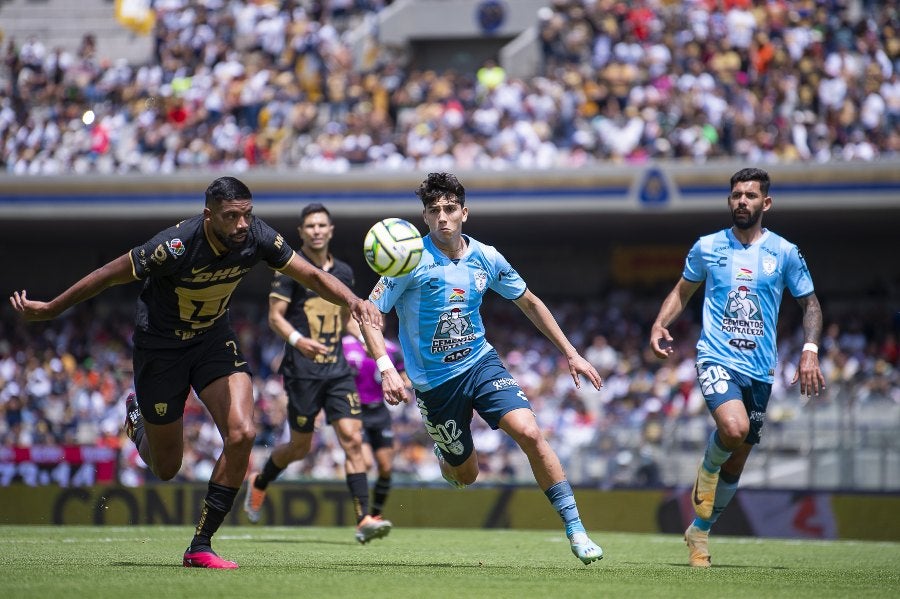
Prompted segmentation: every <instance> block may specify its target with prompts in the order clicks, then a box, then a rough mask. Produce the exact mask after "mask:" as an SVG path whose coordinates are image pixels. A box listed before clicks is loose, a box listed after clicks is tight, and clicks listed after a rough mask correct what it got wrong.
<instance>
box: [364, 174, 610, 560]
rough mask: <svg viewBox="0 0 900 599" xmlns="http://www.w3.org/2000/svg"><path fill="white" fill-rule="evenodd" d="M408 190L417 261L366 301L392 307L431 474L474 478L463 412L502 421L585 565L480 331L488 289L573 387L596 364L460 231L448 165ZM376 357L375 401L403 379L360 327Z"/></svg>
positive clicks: (573, 516)
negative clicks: (421, 224) (422, 230)
mask: <svg viewBox="0 0 900 599" xmlns="http://www.w3.org/2000/svg"><path fill="white" fill-rule="evenodd" d="M416 194H417V195H418V196H419V198H421V200H422V204H423V206H424V210H423V217H424V220H425V223H426V224H427V225H428V229H429V234H428V235H427V236H426V237H425V239H424V242H425V249H424V252H423V254H422V259H421V261H420V262H419V264H418V265H417V266H416V267H415V269H413V271H412V272H411V273H410V274H408V275H405V276H403V277H398V278H388V277H382V278H381V280H379V281H378V283H377V284H376V285H375V288H374V289H373V290H372V293H371V294H370V295H369V300H370V301H372V302H373V303H374V304H375V306H377V307H378V309H379V310H381V312H383V313H387V312H390V311H391V309H395V310H396V311H397V316H398V319H399V323H400V346H401V348H402V350H403V360H404V364H405V367H406V372H407V374H408V376H409V378H410V380H411V381H412V384H413V388H414V389H415V391H416V400H417V405H418V407H419V411H420V412H421V413H422V419H423V420H424V423H425V428H426V430H427V431H428V433H429V434H430V435H431V438H432V439H433V440H434V442H435V455H436V456H437V458H438V461H439V462H440V466H441V474H442V475H443V476H444V478H445V479H446V480H447V482H449V483H450V484H451V485H453V486H455V487H457V488H462V487H465V486H466V485H470V484H472V483H474V482H475V479H476V478H477V477H478V457H477V455H476V452H475V448H474V446H473V443H472V431H471V422H472V416H473V412H478V414H479V415H480V416H481V417H482V418H483V419H484V420H485V422H487V423H488V425H489V426H490V427H491V428H492V429H494V430H496V429H498V428H499V429H502V430H503V431H504V432H505V433H507V434H508V435H509V436H510V437H512V438H513V439H514V440H515V441H516V443H517V444H518V445H519V447H520V448H522V451H524V452H525V455H526V456H528V462H529V463H530V464H531V470H532V472H533V473H534V477H535V479H536V480H537V482H538V485H539V486H540V487H541V489H542V490H543V491H544V494H545V495H546V496H547V499H548V500H549V501H550V503H551V504H552V505H553V507H554V508H555V509H556V510H557V512H558V513H559V515H560V517H561V518H562V521H563V523H564V525H565V529H566V536H567V537H568V538H569V543H570V547H571V549H572V553H574V554H575V557H577V558H578V559H580V560H581V561H582V562H583V563H585V564H590V563H591V562H593V561H596V560H599V559H601V558H602V557H603V551H602V550H601V549H600V547H599V546H598V545H596V544H595V543H594V542H593V541H591V539H590V538H589V537H588V535H587V532H586V531H585V528H584V525H583V524H582V523H581V518H580V517H579V514H578V508H577V506H576V505H575V495H574V493H573V492H572V487H571V486H570V485H569V482H568V481H567V480H566V475H565V472H564V471H563V467H562V464H560V461H559V458H558V457H557V456H556V453H555V452H554V451H553V448H552V447H550V444H549V443H548V442H547V440H546V439H545V438H544V435H543V433H542V432H541V430H540V428H539V427H538V424H537V420H536V419H535V416H534V412H533V411H532V410H531V404H530V403H529V401H528V398H527V397H526V396H525V392H524V391H523V390H522V389H521V388H520V387H519V383H518V382H517V381H516V379H514V378H513V377H512V375H511V374H510V373H509V371H507V370H506V367H505V366H504V365H503V363H502V362H501V361H500V358H499V356H498V355H497V352H496V351H495V350H494V348H493V347H491V345H490V343H488V342H487V340H486V339H485V337H484V323H483V322H482V320H481V314H480V313H479V308H480V306H481V301H482V298H483V297H484V295H485V293H487V291H488V290H493V291H495V292H496V293H499V294H500V295H501V296H502V297H504V298H506V299H508V300H511V301H512V302H514V303H515V304H516V305H517V306H518V307H519V308H520V309H521V310H522V311H523V312H524V313H525V315H526V316H528V318H529V320H531V322H532V323H534V325H535V326H536V327H537V328H538V330H540V331H541V332H542V333H543V334H544V335H546V337H547V338H548V339H550V340H551V341H552V342H553V344H554V345H556V347H557V348H558V349H559V350H560V351H561V352H562V353H563V355H565V356H566V358H567V360H568V365H569V372H570V374H571V375H572V378H573V380H574V381H575V386H576V387H580V386H581V383H580V382H579V375H584V376H585V377H587V379H588V380H589V381H590V382H591V384H593V385H594V387H595V388H596V389H600V386H601V384H602V381H601V380H600V375H599V374H598V373H597V371H596V369H594V367H593V366H592V365H591V364H590V362H588V361H587V360H585V359H584V358H583V357H582V356H581V355H580V354H579V353H578V352H577V351H576V350H575V348H574V347H573V346H572V344H571V343H570V342H569V340H568V339H567V338H566V336H565V334H564V333H563V332H562V330H561V329H560V328H559V324H558V323H557V322H556V319H554V318H553V315H552V314H551V313H550V310H548V309H547V306H545V305H544V303H543V302H542V301H541V300H540V299H539V298H538V297H537V296H536V295H534V293H532V292H531V291H530V290H529V289H528V287H527V286H526V285H525V281H523V280H522V277H520V276H519V274H518V273H517V272H516V271H515V269H513V267H512V266H510V264H509V262H507V261H506V258H504V257H503V256H502V255H501V254H500V252H498V251H497V250H496V249H494V248H493V247H491V246H489V245H483V244H481V243H479V242H478V241H476V240H475V239H473V238H471V237H469V236H468V235H463V234H462V224H463V223H464V222H465V221H466V219H467V218H468V215H469V209H468V208H467V207H466V206H465V199H466V191H465V188H464V187H463V186H462V184H461V183H460V182H459V181H458V180H457V178H456V177H455V176H454V175H452V174H449V173H431V174H429V175H428V178H427V179H426V180H425V181H424V182H423V183H422V184H421V185H420V186H419V188H418V190H417V191H416ZM362 330H363V335H364V336H365V338H366V343H367V345H368V346H369V348H370V349H371V350H372V353H373V355H374V356H376V357H377V364H378V369H379V371H381V373H382V390H383V391H384V395H385V400H386V401H387V402H388V403H390V404H394V405H396V404H397V403H399V402H401V401H407V394H406V391H405V389H404V383H403V380H402V379H401V378H400V375H399V374H398V373H397V370H396V369H395V368H394V366H393V364H391V360H390V358H389V357H388V356H387V352H386V351H385V349H384V337H383V335H382V331H381V330H380V329H378V328H374V327H368V326H367V327H362Z"/></svg>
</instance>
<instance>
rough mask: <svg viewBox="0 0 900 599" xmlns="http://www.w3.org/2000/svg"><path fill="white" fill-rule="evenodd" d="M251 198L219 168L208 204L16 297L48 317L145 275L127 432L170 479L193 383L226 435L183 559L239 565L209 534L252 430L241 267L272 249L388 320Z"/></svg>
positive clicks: (284, 261)
mask: <svg viewBox="0 0 900 599" xmlns="http://www.w3.org/2000/svg"><path fill="white" fill-rule="evenodd" d="M252 210H253V199H252V194H251V193H250V190H249V189H248V188H247V186H246V185H244V183H242V182H241V181H239V180H238V179H235V178H234V177H220V178H218V179H216V180H215V181H213V182H212V183H211V184H210V185H209V187H208V188H207V189H206V206H205V208H204V209H203V213H202V214H200V215H197V216H194V217H192V218H189V219H187V220H184V221H182V222H180V223H178V224H177V225H175V226H174V227H170V228H169V229H166V230H165V231H163V232H161V233H159V234H158V235H156V236H155V237H153V239H151V240H150V241H148V242H147V243H145V244H143V245H139V246H137V247H135V248H134V249H132V250H131V251H129V252H127V253H125V254H123V255H122V256H120V257H118V258H116V259H115V260H113V261H111V262H109V263H107V264H106V265H104V266H101V267H100V268H98V269H97V270H95V271H93V272H92V273H90V274H88V275H87V276H85V277H84V278H82V279H81V280H80V281H78V282H77V283H75V284H74V285H72V286H71V287H70V288H69V289H67V290H66V291H64V292H63V293H61V294H60V295H58V296H57V297H56V298H54V299H53V300H51V301H49V302H41V301H35V300H30V299H27V297H26V292H25V290H22V291H21V292H18V291H17V292H14V293H13V294H12V296H11V297H10V302H11V303H12V306H13V308H14V309H15V310H16V311H17V312H19V313H20V314H21V315H22V317H23V318H24V319H25V320H29V321H34V320H50V319H52V318H55V317H57V316H59V315H60V314H62V313H63V312H64V311H65V310H67V309H68V308H70V307H71V306H74V305H75V304H77V303H79V302H82V301H84V300H87V299H89V298H91V297H94V296H95V295H97V294H98V293H100V292H101V291H103V290H104V289H107V288H108V287H112V286H114V285H122V284H125V283H130V282H133V281H135V280H143V281H144V288H143V291H142V292H141V295H140V298H139V300H138V305H137V317H136V323H135V331H134V386H135V392H136V396H135V394H131V395H130V396H129V398H128V400H127V402H126V420H125V430H126V433H127V434H128V436H129V437H130V438H131V440H132V441H133V442H134V443H135V445H136V446H137V447H138V451H139V452H140V454H141V457H142V458H143V460H144V461H145V462H146V463H147V464H148V465H149V467H150V469H151V470H152V471H153V473H154V474H155V475H156V476H158V477H159V478H160V479H162V480H170V479H172V478H173V477H174V476H175V475H176V474H177V473H178V471H179V470H180V469H181V461H182V457H183V455H184V441H183V434H184V431H183V414H184V405H185V402H186V400H187V397H188V394H189V392H190V389H191V388H193V389H194V391H195V392H196V394H197V396H198V397H199V398H200V401H202V402H203V404H204V405H205V406H206V408H207V409H208V410H209V413H210V415H211V416H212V418H213V421H214V422H215V424H216V427H217V428H218V429H219V433H220V434H221V435H222V439H223V441H224V448H223V450H222V454H221V455H220V456H219V459H218V461H217V462H216V465H215V468H214V469H213V473H212V475H211V477H210V480H209V488H208V491H207V494H206V499H205V501H204V505H203V509H202V512H201V515H200V520H199V522H198V524H197V528H196V532H195V534H194V538H193V539H192V540H191V544H190V546H189V547H188V549H187V551H186V552H185V554H184V559H183V563H184V565H185V566H187V567H200V568H217V569H234V568H237V567H238V566H237V564H236V563H234V562H232V561H228V560H224V559H222V558H220V557H219V556H218V555H216V553H215V552H214V551H213V550H212V547H211V538H212V536H213V534H214V533H215V532H216V531H217V530H218V528H219V526H220V525H221V524H222V522H223V520H224V519H225V516H226V515H227V514H228V513H229V512H230V511H231V508H232V505H233V504H234V500H235V497H236V495H237V493H238V489H239V488H240V486H241V483H242V481H243V479H244V475H245V474H246V472H247V466H248V463H249V460H250V450H251V448H252V446H253V441H254V437H255V434H256V429H255V425H254V421H253V389H252V384H251V381H250V369H249V368H248V366H247V361H246V360H245V359H244V356H243V355H242V354H241V350H240V347H239V346H238V338H237V335H235V333H234V331H233V330H232V328H231V325H230V323H229V319H228V317H227V316H226V315H227V313H228V303H229V300H230V299H231V294H232V292H233V291H234V289H235V287H237V285H238V283H239V282H240V281H241V279H242V278H243V276H244V275H245V274H246V273H247V272H248V271H249V270H250V268H251V267H252V266H253V265H255V264H256V263H258V262H260V261H264V262H266V263H267V264H268V265H269V266H270V267H271V268H273V269H275V270H277V271H279V272H282V273H284V274H285V275H287V276H289V277H291V278H293V279H295V280H296V281H298V282H299V283H301V284H303V285H304V286H306V287H307V288H310V289H313V290H315V292H316V293H318V294H319V295H320V296H321V297H323V298H324V299H326V300H328V301H330V302H334V303H336V304H338V305H341V306H346V307H348V308H349V310H350V313H351V314H352V315H353V317H354V318H355V319H357V320H358V321H360V322H362V323H366V324H375V325H377V326H381V324H382V322H383V321H382V317H381V314H380V313H379V312H378V310H377V309H376V308H375V307H374V306H373V305H372V303H371V302H367V301H363V300H362V299H360V298H359V297H357V296H356V295H354V294H353V292H352V291H351V290H350V288H349V287H347V286H346V285H345V284H343V283H342V282H340V281H339V280H338V279H337V278H335V277H334V276H332V275H330V274H328V273H327V272H325V271H323V270H321V269H318V268H315V267H314V266H312V265H311V264H310V263H309V262H307V261H306V260H303V259H302V258H300V257H299V256H297V254H296V253H295V252H294V250H293V249H292V248H291V247H290V246H289V245H288V244H287V243H286V242H285V241H284V238H283V237H282V236H281V235H280V234H279V233H278V232H276V231H275V230H274V229H272V228H271V227H269V226H268V225H267V224H266V223H264V222H263V221H262V220H260V219H259V218H256V217H254V216H253V214H252Z"/></svg>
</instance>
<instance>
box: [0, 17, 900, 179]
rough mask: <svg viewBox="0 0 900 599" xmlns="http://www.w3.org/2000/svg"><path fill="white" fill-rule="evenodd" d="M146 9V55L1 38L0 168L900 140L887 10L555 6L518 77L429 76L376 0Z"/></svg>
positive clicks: (280, 162) (833, 151)
mask: <svg viewBox="0 0 900 599" xmlns="http://www.w3.org/2000/svg"><path fill="white" fill-rule="evenodd" d="M399 5H400V3H398V6H399ZM0 6H2V5H0ZM325 6H328V7H330V9H329V10H325V8H324V7H325ZM391 8H393V7H391ZM9 10H10V8H9V7H5V8H0V14H3V12H5V11H9ZM155 10H156V26H155V29H154V31H153V44H154V47H153V50H152V57H151V58H150V59H149V60H148V61H146V62H144V63H137V62H132V63H129V62H127V61H124V60H114V59H113V58H112V56H110V55H107V56H103V55H99V54H98V53H97V51H96V49H95V48H94V47H93V45H92V43H91V42H90V40H91V39H93V37H92V36H87V37H85V42H84V43H82V44H81V46H80V47H79V49H78V50H76V51H74V52H73V51H70V50H65V49H60V50H59V51H55V50H54V49H53V48H52V47H48V44H49V43H50V42H44V41H41V40H39V39H37V38H34V37H29V38H27V39H25V40H22V39H16V38H15V37H13V36H12V35H11V34H9V33H7V35H8V36H9V37H8V39H7V40H6V42H5V50H4V62H3V70H2V75H0V86H2V89H3V91H4V93H3V94H2V96H3V100H2V103H0V140H2V145H0V166H2V167H3V169H4V170H6V171H8V172H11V173H16V174H35V175H39V174H52V173H59V172H76V173H91V172H96V173H124V172H142V173H154V174H155V173H171V172H174V171H180V170H184V169H203V168H216V169H226V170H229V171H231V172H240V171H245V170H247V169H252V168H258V167H270V168H278V169H292V170H294V169H297V168H299V169H301V170H314V171H322V172H332V173H334V172H346V171H347V170H349V169H351V168H353V167H355V166H361V165H365V166H373V167H378V168H379V169H400V170H403V169H405V170H409V169H417V170H436V169H457V170H460V169H466V168H478V169H506V168H513V167H518V168H529V169H542V168H544V169H546V168H560V167H576V166H583V165H590V164H595V163H598V162H599V161H614V162H628V163H641V162H645V161H648V160H658V159H675V160H686V161H695V162H703V161H708V160H713V159H716V158H718V157H733V158H741V159H745V160H748V161H750V162H754V163H772V162H775V161H779V162H788V161H809V162H823V161H830V160H853V161H871V160H876V159H881V158H884V157H895V156H896V155H897V152H898V149H900V128H898V125H900V83H898V76H900V75H898V73H897V67H898V59H900V41H898V40H900V36H898V35H896V32H897V28H898V24H900V23H898V19H900V17H898V14H897V10H896V4H895V3H878V2H863V1H862V0H852V1H842V2H839V1H829V2H816V3H812V2H806V1H796V2H788V1H781V2H765V3H762V2H756V3H754V2H749V1H748V0H740V1H731V0H729V1H727V2H708V1H703V0H694V1H691V2H663V1H641V2H632V3H621V2H610V1H606V2H582V1H575V0H556V1H554V2H551V3H550V4H549V5H548V6H546V7H544V8H543V9H542V10H540V11H538V13H539V14H538V15H536V16H535V19H534V21H535V27H536V28H537V30H538V31H539V39H540V43H539V45H540V49H541V63H542V64H541V65H540V73H539V74H538V76H536V77H529V78H520V77H512V76H507V70H508V69H507V68H505V67H504V66H503V65H502V64H490V65H489V64H484V65H482V66H481V68H478V69H470V70H466V71H460V70H452V69H451V70H443V71H438V70H433V69H431V68H429V65H428V64H427V62H426V63H425V64H422V62H423V61H424V59H423V61H420V60H418V58H417V56H416V55H415V53H414V52H411V51H410V47H411V46H410V45H409V44H407V45H400V46H398V45H396V44H391V45H387V44H381V43H380V39H379V37H378V22H379V21H378V13H379V11H380V12H385V13H386V12H387V10H385V9H384V6H383V3H379V2H349V1H348V2H341V3H334V2H332V3H330V4H327V5H326V4H323V3H318V2H300V1H286V2H277V3H276V2H245V1H238V0H235V1H231V2H225V1H223V0H206V1H204V2H197V3H193V2H192V3H188V2H185V1H183V0H166V1H164V2H158V3H156V5H155ZM360 28H362V33H360ZM361 38H362V39H363V40H364V43H363V45H364V46H366V48H367V49H366V51H365V52H363V53H362V54H363V56H362V58H359V54H360V53H359V51H354V48H355V47H357V46H358V45H359V44H360V42H359V40H360V39H361ZM113 56H114V55H113Z"/></svg>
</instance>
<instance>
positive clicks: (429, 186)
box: [416, 173, 466, 206]
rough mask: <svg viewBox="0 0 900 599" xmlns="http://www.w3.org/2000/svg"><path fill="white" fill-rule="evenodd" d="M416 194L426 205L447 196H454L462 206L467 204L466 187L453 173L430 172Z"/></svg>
mask: <svg viewBox="0 0 900 599" xmlns="http://www.w3.org/2000/svg"><path fill="white" fill-rule="evenodd" d="M416 195H417V196H419V199H420V200H422V204H423V205H425V206H428V204H431V203H432V202H436V201H437V200H439V199H441V198H443V197H445V196H453V198H452V199H455V200H456V201H457V202H458V203H459V205H460V206H465V205H466V188H465V187H463V184H462V183H460V182H459V179H457V178H456V175H454V174H452V173H428V177H427V178H426V179H425V180H424V181H422V184H421V185H419V188H418V189H417V190H416ZM448 199H449V198H448Z"/></svg>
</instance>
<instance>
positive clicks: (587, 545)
mask: <svg viewBox="0 0 900 599" xmlns="http://www.w3.org/2000/svg"><path fill="white" fill-rule="evenodd" d="M569 543H571V545H572V553H574V554H575V557H577V558H578V559H580V560H581V561H582V563H584V565H588V564H590V563H591V562H596V561H597V560H601V559H603V549H601V548H600V545H598V544H597V543H595V542H593V541H592V540H590V539H589V538H588V536H587V533H584V532H576V533H573V534H572V536H571V537H569Z"/></svg>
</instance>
